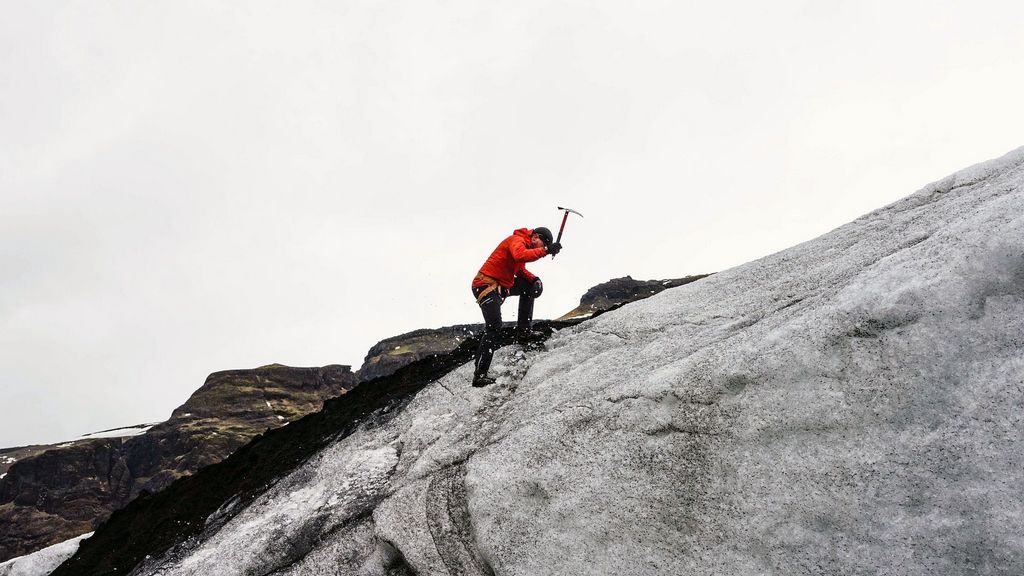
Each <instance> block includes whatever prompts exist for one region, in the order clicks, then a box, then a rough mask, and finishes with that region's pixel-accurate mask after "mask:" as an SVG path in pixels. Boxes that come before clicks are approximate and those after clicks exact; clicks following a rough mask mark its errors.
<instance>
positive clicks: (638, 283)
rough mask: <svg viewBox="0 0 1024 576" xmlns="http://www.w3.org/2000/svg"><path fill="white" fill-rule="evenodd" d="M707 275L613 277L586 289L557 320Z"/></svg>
mask: <svg viewBox="0 0 1024 576" xmlns="http://www.w3.org/2000/svg"><path fill="white" fill-rule="evenodd" d="M708 276H709V274H698V275H696V276H686V277H685V278H671V279H668V280H634V279H633V277H632V276H624V277H622V278H613V279H611V280H609V281H607V282H604V283H602V284H598V285H597V286H594V287H592V288H590V289H589V290H587V292H586V293H585V294H584V295H583V297H582V298H580V305H579V306H577V307H576V308H574V309H573V310H572V311H570V312H568V313H566V314H565V315H563V316H562V317H561V318H559V320H569V319H572V318H585V317H588V316H593V315H594V314H595V313H596V312H604V311H608V310H611V309H613V308H616V307H618V306H622V305H623V304H628V303H630V302H636V301H637V300H643V299H644V298H650V297H651V296H654V295H655V294H657V293H658V292H661V291H662V290H667V289H669V288H675V287H677V286H682V285H683V284H689V283H690V282H695V281H697V280H700V279H701V278H707V277H708Z"/></svg>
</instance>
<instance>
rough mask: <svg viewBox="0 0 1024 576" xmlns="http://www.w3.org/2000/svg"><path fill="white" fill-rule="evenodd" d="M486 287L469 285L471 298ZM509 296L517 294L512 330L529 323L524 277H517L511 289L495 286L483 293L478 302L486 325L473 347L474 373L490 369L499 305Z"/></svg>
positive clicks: (497, 336)
mask: <svg viewBox="0 0 1024 576" xmlns="http://www.w3.org/2000/svg"><path fill="white" fill-rule="evenodd" d="M486 289H487V287H486V286H480V287H478V288H473V297H474V298H477V297H479V296H480V293H481V292H483V291H484V290H486ZM509 296H519V319H518V320H517V321H516V329H517V330H529V329H530V325H531V323H532V322H533V301H534V297H533V283H532V282H530V281H529V280H527V279H526V278H523V277H522V276H517V277H516V281H515V283H514V284H512V287H511V288H501V287H499V288H498V289H496V290H492V291H491V293H490V294H488V295H487V296H484V299H483V300H481V301H480V302H479V304H480V311H481V312H482V313H483V315H484V323H485V324H486V328H485V329H484V333H483V335H482V336H481V337H480V345H479V346H478V347H477V349H476V363H475V366H476V370H475V371H474V375H476V376H484V375H486V374H487V371H488V370H489V369H490V368H491V358H492V357H493V356H494V351H495V350H497V349H498V342H499V341H500V339H501V305H502V303H503V302H505V298H508V297H509Z"/></svg>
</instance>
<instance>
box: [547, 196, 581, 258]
mask: <svg viewBox="0 0 1024 576" xmlns="http://www.w3.org/2000/svg"><path fill="white" fill-rule="evenodd" d="M558 209H559V210H565V216H562V227H561V228H559V229H558V238H556V239H555V242H561V241H562V232H565V221H566V220H568V219H569V212H572V213H573V214H575V215H577V216H579V217H580V218H583V214H580V213H579V212H577V211H575V210H573V209H572V208H562V207H561V206H559V207H558ZM551 259H552V260H554V259H555V255H554V254H552V255H551Z"/></svg>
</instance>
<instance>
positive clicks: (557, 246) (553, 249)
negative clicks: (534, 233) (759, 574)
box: [548, 242, 562, 256]
mask: <svg viewBox="0 0 1024 576" xmlns="http://www.w3.org/2000/svg"><path fill="white" fill-rule="evenodd" d="M561 251H562V244H561V242H552V243H551V244H548V254H551V255H552V256H554V255H555V254H558V253H559V252H561Z"/></svg>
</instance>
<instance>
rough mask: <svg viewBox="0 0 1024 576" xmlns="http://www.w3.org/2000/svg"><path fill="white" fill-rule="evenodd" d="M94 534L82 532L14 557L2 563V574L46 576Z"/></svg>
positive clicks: (8, 575) (0, 570)
mask: <svg viewBox="0 0 1024 576" xmlns="http://www.w3.org/2000/svg"><path fill="white" fill-rule="evenodd" d="M92 534H93V533H92V532H89V533H88V534H82V535H81V536H78V537H76V538H72V539H71V540H65V541H63V542H60V543H59V544H54V545H53V546H49V547H47V548H43V549H42V550H39V551H37V552H33V553H32V554H28V555H25V556H19V557H17V558H12V559H10V560H8V561H6V562H4V563H2V564H0V576H46V574H49V573H50V572H53V571H54V570H55V569H56V568H57V566H60V565H61V563H62V562H64V561H65V560H67V559H68V558H70V557H71V556H72V555H73V554H74V553H75V552H77V551H78V545H79V544H81V542H82V540H84V539H86V538H88V537H89V536H92Z"/></svg>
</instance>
